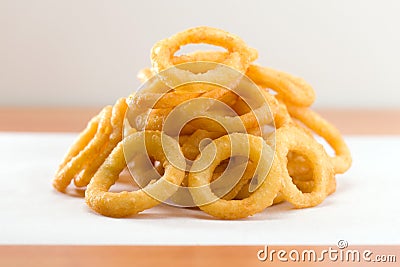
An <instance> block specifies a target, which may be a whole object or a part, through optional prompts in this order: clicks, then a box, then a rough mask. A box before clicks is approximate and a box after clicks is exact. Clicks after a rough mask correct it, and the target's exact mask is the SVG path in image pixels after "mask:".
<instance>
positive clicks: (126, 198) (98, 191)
mask: <svg viewBox="0 0 400 267" xmlns="http://www.w3.org/2000/svg"><path fill="white" fill-rule="evenodd" d="M161 135H162V134H161V133H160V132H157V131H145V132H137V133H134V134H132V135H129V136H127V137H125V139H124V140H123V141H121V142H120V143H119V144H118V145H117V146H116V147H115V149H114V150H113V151H112V153H111V154H110V156H109V157H108V158H107V160H106V162H105V163H104V164H103V165H102V166H101V167H100V169H99V170H98V171H97V172H96V174H95V175H94V177H93V179H92V180H91V181H90V184H89V185H88V187H87V189H86V192H85V199H86V203H87V204H88V206H89V207H90V208H92V209H93V210H94V211H96V212H98V213H100V214H103V215H105V216H110V217H126V216H131V215H134V214H137V213H139V212H141V211H143V210H146V209H149V208H151V207H154V206H156V205H158V204H159V203H160V201H165V200H166V199H168V198H169V197H171V196H172V195H173V194H174V193H175V192H176V190H177V189H178V187H177V186H178V185H180V184H181V183H182V180H183V178H184V175H185V173H184V171H181V170H179V169H176V168H175V167H173V166H172V165H171V164H169V163H168V161H167V160H166V157H165V154H164V151H163V147H162V141H161V139H162V138H161ZM164 137H165V138H168V139H169V141H170V142H175V140H174V139H172V138H170V137H168V136H164ZM143 144H145V146H146V149H147V153H148V155H149V156H152V157H153V158H154V159H156V160H158V161H160V162H161V165H162V166H163V167H164V175H163V176H162V177H161V178H160V179H158V180H157V181H155V182H151V183H149V184H148V185H147V186H145V187H144V188H142V189H140V190H137V191H133V192H126V191H124V192H120V193H114V192H108V190H109V189H110V187H111V186H112V185H113V184H114V183H115V182H116V181H117V180H118V178H119V174H120V173H121V172H122V170H123V169H124V168H125V167H126V162H129V161H130V160H131V158H129V157H133V156H134V153H133V152H134V151H136V150H137V149H138V148H141V147H142V146H143ZM177 147H179V146H178V144H177ZM124 148H125V149H129V150H131V149H132V150H134V151H128V152H127V151H125V153H124ZM142 153H143V152H142ZM124 155H125V156H124ZM125 157H127V158H126V161H125ZM155 196H156V197H155Z"/></svg>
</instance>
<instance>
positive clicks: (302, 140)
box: [276, 125, 334, 208]
mask: <svg viewBox="0 0 400 267" xmlns="http://www.w3.org/2000/svg"><path fill="white" fill-rule="evenodd" d="M290 151H293V152H296V153H298V154H300V155H303V156H305V157H307V158H308V159H309V162H311V163H312V167H313V173H314V175H313V180H314V186H313V190H312V191H311V192H308V193H303V192H302V191H301V190H299V189H298V188H297V187H296V185H295V184H294V183H293V180H292V178H291V177H290V175H289V173H288V170H287V169H286V168H283V169H282V179H283V180H282V181H283V186H282V189H281V192H282V194H283V196H284V197H285V199H286V200H287V201H289V202H290V203H292V204H294V205H295V206H296V207H297V208H306V207H312V206H316V205H318V204H320V203H321V202H322V201H323V200H324V199H325V198H326V196H327V191H328V190H327V187H328V181H329V179H330V178H331V176H332V175H334V173H333V168H332V165H331V163H330V161H329V159H328V155H327V154H326V152H325V150H324V149H323V147H322V145H320V144H318V143H317V142H316V141H315V140H314V139H313V138H312V137H310V136H309V135H308V134H306V133H305V132H304V131H303V130H302V129H301V128H299V127H296V126H294V125H293V126H284V127H281V128H279V129H278V130H277V131H276V154H277V157H279V158H280V159H281V160H282V161H283V162H284V163H285V165H287V155H288V154H289V152H290Z"/></svg>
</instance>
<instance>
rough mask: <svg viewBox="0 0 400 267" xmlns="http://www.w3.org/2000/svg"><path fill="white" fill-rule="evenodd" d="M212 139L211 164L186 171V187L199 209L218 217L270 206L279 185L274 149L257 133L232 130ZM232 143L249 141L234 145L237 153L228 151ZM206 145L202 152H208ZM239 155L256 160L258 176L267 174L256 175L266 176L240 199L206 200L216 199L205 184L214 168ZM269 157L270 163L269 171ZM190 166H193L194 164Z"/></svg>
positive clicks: (246, 213) (239, 215)
mask: <svg viewBox="0 0 400 267" xmlns="http://www.w3.org/2000/svg"><path fill="white" fill-rule="evenodd" d="M213 143H214V145H215V147H216V149H217V153H216V154H217V157H216V158H215V159H214V161H213V162H212V164H211V165H210V167H209V168H208V169H206V170H203V171H201V172H191V173H190V174H189V189H190V192H191V193H192V196H193V199H194V201H195V203H196V204H198V205H199V207H200V209H202V210H203V211H204V212H206V213H208V214H210V215H212V216H214V217H217V218H220V219H239V218H245V217H248V216H251V215H253V214H255V213H257V212H260V211H262V210H264V209H265V208H267V207H268V206H270V205H271V204H272V202H273V200H274V198H275V196H276V195H277V193H278V191H279V189H280V184H281V183H280V179H279V177H280V174H281V165H280V162H279V158H274V159H273V151H272V149H271V148H270V147H269V146H268V145H267V144H266V143H265V141H264V140H263V139H262V138H260V137H256V136H252V135H247V134H240V133H234V134H230V135H225V136H222V137H220V138H218V139H216V140H214V141H213ZM231 143H232V144H233V145H234V146H240V145H243V144H248V147H247V148H248V149H247V148H246V146H244V148H246V149H240V148H239V149H235V151H236V152H237V153H239V154H237V155H231V152H232V146H231ZM209 146H210V145H208V146H207V147H205V148H204V151H203V153H207V148H208V147H209ZM238 155H239V156H246V157H249V159H250V160H251V161H253V162H257V163H258V166H257V170H256V173H257V174H259V175H261V176H262V175H265V176H266V177H259V179H264V178H265V179H264V180H263V182H262V183H261V185H260V186H259V187H258V188H257V190H256V191H254V192H253V194H251V195H250V196H249V197H248V198H245V199H242V200H224V199H217V200H216V201H214V202H212V203H208V202H209V200H215V199H216V196H215V195H214V193H213V192H212V191H211V188H210V187H209V186H208V185H209V183H210V181H211V179H212V175H213V172H214V170H215V168H216V167H217V166H218V165H219V163H220V162H221V161H222V160H224V159H227V158H229V157H232V156H238ZM271 161H273V163H272V166H271V169H270V170H269V173H268V168H269V166H270V164H271ZM195 163H196V162H195ZM193 166H194V167H195V164H194V165H193ZM204 203H207V204H204Z"/></svg>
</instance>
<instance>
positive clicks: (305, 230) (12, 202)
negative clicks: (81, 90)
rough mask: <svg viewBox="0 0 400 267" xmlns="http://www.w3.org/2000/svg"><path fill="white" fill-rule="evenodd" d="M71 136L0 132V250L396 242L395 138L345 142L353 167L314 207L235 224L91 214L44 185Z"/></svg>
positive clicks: (161, 213)
mask: <svg viewBox="0 0 400 267" xmlns="http://www.w3.org/2000/svg"><path fill="white" fill-rule="evenodd" d="M75 137H76V135H75V134H30V133H0V148H1V152H0V163H1V168H0V182H1V183H0V244H88V245H96V244H110V245H125V244H128V245H143V244H149V245H151V244H157V245H198V244H202V245H227V244H228V245H229V244H230V245H245V244H251V245H264V244H293V245H295V244H336V242H337V241H338V240H341V239H343V240H346V241H348V243H349V244H354V245H355V244H357V245H363V244H372V245H376V244H400V205H399V189H400V174H399V171H398V169H399V165H400V163H399V151H400V136H392V137H389V136H386V137H385V136H363V137H357V136H352V137H347V138H346V140H347V142H348V144H349V146H350V149H351V151H352V154H353V159H354V162H353V167H352V168H351V169H350V171H349V172H347V173H346V174H344V175H339V176H338V177H337V179H338V187H337V192H336V193H334V194H333V195H331V196H329V197H328V198H327V199H326V200H325V201H324V202H323V203H322V204H321V205H319V206H317V207H314V208H309V209H294V208H293V207H292V206H291V205H290V204H287V203H284V204H280V205H276V206H274V207H270V208H268V209H266V210H265V211H264V212H262V213H260V214H257V215H255V216H253V217H250V218H248V219H244V220H238V221H221V220H215V219H213V218H211V217H209V216H208V215H206V214H204V213H203V212H201V211H197V210H193V209H180V208H174V207H169V206H166V205H160V206H158V207H155V208H153V209H150V210H147V211H145V212H143V213H141V214H139V215H138V216H136V217H132V218H124V219H113V218H107V217H104V216H100V215H98V214H95V213H93V212H92V211H91V210H90V209H89V208H88V207H87V206H86V204H85V202H84V199H83V198H81V197H72V196H68V195H65V194H61V193H58V192H57V191H55V190H54V189H53V188H52V185H51V181H52V179H53V175H54V172H55V170H56V169H57V166H58V164H59V163H60V162H61V160H62V158H63V156H64V154H65V152H66V151H67V149H68V147H69V146H70V145H71V143H72V141H73V140H74V138H75Z"/></svg>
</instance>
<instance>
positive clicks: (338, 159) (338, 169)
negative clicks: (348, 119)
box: [287, 106, 352, 173]
mask: <svg viewBox="0 0 400 267" xmlns="http://www.w3.org/2000/svg"><path fill="white" fill-rule="evenodd" d="M287 108H288V110H289V113H290V115H292V116H293V117H294V118H296V119H298V120H299V121H301V122H302V123H303V124H304V125H305V126H307V127H308V128H309V129H311V130H312V131H313V132H315V133H316V134H318V135H319V136H321V137H322V138H324V139H325V140H326V142H327V143H328V144H329V145H330V146H331V147H332V148H333V150H334V151H335V156H334V157H331V158H330V159H331V162H332V164H333V167H334V170H335V173H344V172H346V171H347V170H348V169H349V168H350V166H351V161H352V160H351V154H350V150H349V148H348V146H347V145H346V143H345V141H344V139H343V137H342V135H341V134H340V132H339V130H338V129H337V128H336V127H335V126H333V125H332V124H331V123H329V122H328V121H326V120H325V119H324V118H322V117H321V116H320V115H319V114H317V113H315V112H314V111H312V110H311V109H308V108H301V107H295V106H288V107H287Z"/></svg>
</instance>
